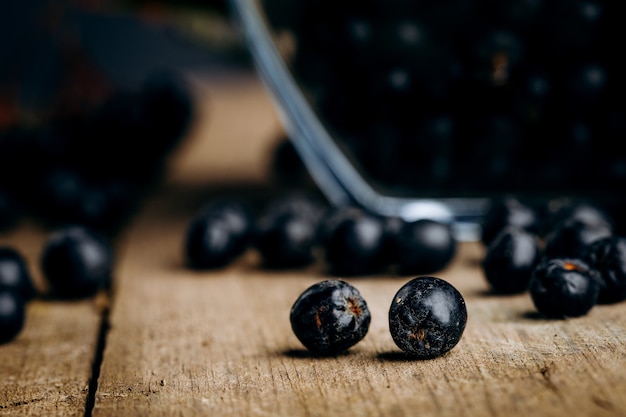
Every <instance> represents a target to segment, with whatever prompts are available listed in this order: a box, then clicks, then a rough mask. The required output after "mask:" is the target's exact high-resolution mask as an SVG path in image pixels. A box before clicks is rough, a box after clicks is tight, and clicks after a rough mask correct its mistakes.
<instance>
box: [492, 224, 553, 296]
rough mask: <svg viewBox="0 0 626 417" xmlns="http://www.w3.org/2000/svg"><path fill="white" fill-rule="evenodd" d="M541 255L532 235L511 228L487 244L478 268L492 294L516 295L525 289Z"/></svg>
mask: <svg viewBox="0 0 626 417" xmlns="http://www.w3.org/2000/svg"><path fill="white" fill-rule="evenodd" d="M540 255H541V250H540V249H539V245H538V241H537V237H536V236H535V235H534V234H532V233H530V232H527V231H525V230H524V229H521V228H517V227H512V226H510V227H507V228H505V229H503V230H502V231H501V232H500V233H499V234H498V235H497V236H496V237H495V238H494V239H493V241H492V242H491V243H490V244H489V246H488V247H487V253H486V254H485V257H484V258H483V261H482V263H481V267H482V269H483V273H484V274H485V278H486V279H487V282H488V283H489V285H490V287H491V289H492V290H493V291H494V292H495V293H499V294H518V293H522V292H524V291H526V290H527V289H528V284H529V283H530V278H531V277H532V273H533V270H534V269H535V266H536V265H537V262H538V260H539V257H540Z"/></svg>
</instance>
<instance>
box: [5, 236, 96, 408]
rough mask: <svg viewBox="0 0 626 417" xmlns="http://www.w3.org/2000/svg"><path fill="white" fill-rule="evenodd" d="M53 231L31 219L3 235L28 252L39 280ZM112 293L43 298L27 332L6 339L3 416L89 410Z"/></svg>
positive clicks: (30, 310)
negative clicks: (103, 323) (100, 338)
mask: <svg viewBox="0 0 626 417" xmlns="http://www.w3.org/2000/svg"><path fill="white" fill-rule="evenodd" d="M46 236H47V232H46V231H44V230H42V229H41V228H39V227H37V226H35V225H29V224H25V225H23V226H21V227H20V228H18V229H16V230H14V231H12V232H11V233H6V234H2V236H0V246H10V247H13V248H15V249H16V250H18V251H19V252H20V253H22V254H23V256H24V257H25V259H26V261H27V264H28V267H29V270H30V273H31V274H32V275H33V279H34V280H35V281H36V283H37V286H38V287H39V288H40V289H42V290H45V282H44V279H43V277H42V275H41V271H40V268H39V258H40V253H41V249H42V246H43V243H44V240H45V239H46ZM106 303H107V300H106V298H103V297H102V296H99V297H97V298H94V299H92V300H85V301H76V302H61V301H52V300H41V299H37V300H34V301H32V302H31V303H30V304H29V305H28V307H27V312H26V323H25V326H24V329H23V330H22V332H21V333H20V334H19V335H18V336H17V338H16V339H14V340H13V341H11V342H10V343H5V344H2V345H0V415H1V416H83V415H84V414H85V405H86V403H87V398H88V392H89V390H88V386H89V381H90V378H91V374H92V363H93V360H94V357H95V353H96V347H97V343H98V335H99V330H100V323H101V318H102V316H103V310H104V309H106Z"/></svg>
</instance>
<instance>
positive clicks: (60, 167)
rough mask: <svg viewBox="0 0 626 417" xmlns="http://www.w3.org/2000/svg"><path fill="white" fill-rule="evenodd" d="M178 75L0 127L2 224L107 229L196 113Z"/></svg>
mask: <svg viewBox="0 0 626 417" xmlns="http://www.w3.org/2000/svg"><path fill="white" fill-rule="evenodd" d="M193 107H194V102H193V97H192V95H191V91H190V89H189V86H188V84H187V80H186V79H185V78H184V76H183V75H182V74H179V73H176V72H174V71H160V72H154V73H151V74H150V75H149V76H147V77H146V79H145V81H144V82H143V84H141V85H140V86H139V87H138V88H136V89H133V90H131V89H118V90H114V91H111V92H110V93H109V94H107V95H105V96H104V97H103V99H102V100H100V102H99V103H98V104H97V105H94V106H86V107H84V108H83V109H81V110H80V111H73V112H70V113H67V114H66V113H63V114H53V115H51V116H49V117H46V118H43V119H42V120H39V121H38V122H36V123H25V122H16V123H13V124H10V125H8V126H5V127H3V128H2V129H1V130H0V227H1V228H8V227H11V226H12V225H14V224H15V223H16V222H17V221H18V220H19V219H20V218H21V217H23V216H32V217H34V218H37V219H38V220H42V221H43V222H44V223H47V224H50V225H57V226H58V225H62V224H82V225H85V226H89V227H93V228H97V229H100V230H103V231H106V232H107V233H108V232H111V231H115V230H117V229H118V228H119V227H120V226H122V225H123V224H124V222H125V220H127V218H128V216H129V215H130V214H131V213H132V212H133V210H134V208H135V207H136V205H137V204H138V203H139V201H140V199H141V198H142V196H143V195H144V192H145V191H147V190H148V189H149V187H150V186H152V185H153V184H154V183H155V181H157V180H159V178H160V177H161V175H162V173H163V170H164V168H165V167H166V163H167V157H168V155H170V154H171V152H172V151H173V150H174V148H175V147H176V145H177V144H178V143H179V142H180V140H181V139H182V138H183V137H184V135H185V132H186V131H187V128H188V126H189V124H190V122H191V120H192V117H193V110H194V109H193Z"/></svg>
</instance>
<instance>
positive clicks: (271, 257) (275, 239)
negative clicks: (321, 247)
mask: <svg viewBox="0 0 626 417" xmlns="http://www.w3.org/2000/svg"><path fill="white" fill-rule="evenodd" d="M316 226H317V225H316V223H315V222H314V221H313V220H310V219H309V218H306V217H304V216H302V215H298V214H296V213H288V212H284V213H280V214H278V215H275V214H274V213H267V215H265V216H263V217H262V218H261V219H260V220H259V222H258V224H257V230H256V238H255V247H256V249H257V250H258V251H259V253H260V254H261V258H262V260H263V264H264V266H266V267H269V268H292V267H302V266H306V265H309V264H310V263H312V262H313V260H314V259H315V258H314V254H313V250H314V248H315V244H316V237H317V227H316Z"/></svg>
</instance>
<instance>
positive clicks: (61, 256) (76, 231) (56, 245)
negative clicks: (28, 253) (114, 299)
mask: <svg viewBox="0 0 626 417" xmlns="http://www.w3.org/2000/svg"><path fill="white" fill-rule="evenodd" d="M113 258H114V256H113V248H112V246H111V243H110V242H109V241H108V239H106V238H105V237H104V236H103V235H101V234H100V233H98V232H96V231H94V230H93V229H89V228H86V227H82V226H68V227H65V228H62V229H59V230H57V231H56V232H55V233H53V234H52V235H51V236H50V237H49V238H48V240H47V241H46V242H45V244H44V248H43V251H42V255H41V266H42V270H43V273H44V275H45V277H46V279H47V281H48V284H49V285H50V290H51V292H52V295H54V296H55V297H59V298H70V299H72V298H86V297H91V296H93V295H95V294H96V293H97V292H98V291H99V290H100V289H102V288H105V287H106V286H108V285H109V284H110V280H111V275H112V273H113V263H114V259H113Z"/></svg>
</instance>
